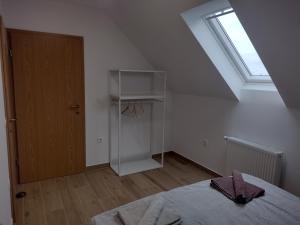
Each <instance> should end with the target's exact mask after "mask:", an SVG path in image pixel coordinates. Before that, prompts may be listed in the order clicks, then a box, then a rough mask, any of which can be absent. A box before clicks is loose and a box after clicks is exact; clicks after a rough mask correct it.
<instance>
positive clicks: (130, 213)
mask: <svg viewBox="0 0 300 225" xmlns="http://www.w3.org/2000/svg"><path fill="white" fill-rule="evenodd" d="M164 205H165V200H164V199H163V198H162V197H160V196H156V197H154V198H153V199H152V201H149V200H148V201H143V200H141V201H137V202H135V204H132V205H130V206H127V207H121V208H120V209H119V210H118V211H117V215H118V217H119V219H120V220H121V222H122V223H123V224H124V225H180V224H181V222H182V221H181V217H180V216H179V214H178V213H177V212H176V211H175V210H172V209H168V208H166V207H164Z"/></svg>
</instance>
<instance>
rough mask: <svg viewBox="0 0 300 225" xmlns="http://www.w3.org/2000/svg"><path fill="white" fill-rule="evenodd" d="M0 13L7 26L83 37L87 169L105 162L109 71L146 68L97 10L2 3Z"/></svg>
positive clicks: (28, 1)
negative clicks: (99, 142)
mask: <svg viewBox="0 0 300 225" xmlns="http://www.w3.org/2000/svg"><path fill="white" fill-rule="evenodd" d="M4 9H5V15H4V16H5V17H4V19H5V23H6V26H7V27H10V28H19V29H28V30H35V31H45V32H55V33H66V34H74V35H80V36H84V44H85V89H86V93H85V95H86V96H85V97H86V151H87V165H94V164H99V163H106V162H108V140H109V139H108V115H109V114H108V108H109V98H108V79H107V78H108V76H109V73H108V71H109V70H110V69H114V68H136V69H149V68H151V66H150V65H149V63H148V62H147V61H146V59H145V58H144V57H143V56H142V55H141V54H140V52H139V51H138V50H137V49H136V48H135V47H134V46H133V45H132V44H131V43H130V41H129V40H128V39H127V38H126V37H125V36H124V35H123V34H122V33H121V32H120V31H119V29H118V27H116V26H115V24H114V23H113V22H112V21H111V20H110V19H109V18H108V17H107V16H106V15H105V14H104V13H102V11H100V10H98V9H94V8H90V7H88V6H82V5H76V4H74V5H73V4H68V3H62V2H47V1H37V0H25V1H24V0H4ZM97 137H102V138H103V143H102V144H98V143H97Z"/></svg>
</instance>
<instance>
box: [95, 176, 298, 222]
mask: <svg viewBox="0 0 300 225" xmlns="http://www.w3.org/2000/svg"><path fill="white" fill-rule="evenodd" d="M243 177H244V179H245V180H246V181H247V182H249V183H252V184H255V185H257V186H259V187H262V188H264V189H265V191H266V193H265V195H264V196H263V197H260V198H257V199H254V200H253V201H251V202H250V203H248V204H246V205H238V204H236V203H234V202H232V201H231V200H229V199H227V198H226V197H225V196H224V195H223V194H221V193H220V192H218V191H216V190H214V189H213V188H211V187H210V185H209V184H210V181H209V180H207V181H202V182H199V183H196V184H192V185H188V186H185V187H180V188H176V189H173V190H171V191H168V192H162V193H160V194H159V195H161V196H162V197H163V198H164V199H165V201H166V204H165V207H170V208H174V209H176V211H177V212H179V214H180V215H181V216H182V220H183V223H182V225H196V224H197V225H199V224H201V225H300V198H298V197H296V196H294V195H292V194H290V193H288V192H286V191H284V190H282V189H280V188H278V187H276V186H274V185H272V184H269V183H267V182H265V181H263V180H261V179H259V178H256V177H253V176H250V175H246V174H243ZM152 198H153V196H150V197H147V198H144V199H140V200H137V201H151V199H152ZM132 204H136V202H132V203H129V204H127V205H124V206H121V207H130V206H131V205H132ZM117 210H118V208H116V209H113V210H110V211H108V212H105V213H102V214H100V215H98V216H95V217H94V218H92V224H93V225H120V224H121V223H120V221H118V219H117V217H116V216H115V215H116V212H117Z"/></svg>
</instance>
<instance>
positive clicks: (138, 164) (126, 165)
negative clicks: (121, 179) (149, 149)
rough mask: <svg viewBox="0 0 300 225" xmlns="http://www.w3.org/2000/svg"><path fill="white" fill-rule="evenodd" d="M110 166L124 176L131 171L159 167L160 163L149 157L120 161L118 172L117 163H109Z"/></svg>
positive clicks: (137, 171) (135, 171)
mask: <svg viewBox="0 0 300 225" xmlns="http://www.w3.org/2000/svg"><path fill="white" fill-rule="evenodd" d="M111 167H112V169H113V170H114V171H115V172H116V173H117V174H119V175H120V176H126V175H128V174H132V173H139V172H143V171H146V170H152V169H157V168H161V167H162V165H161V164H160V163H159V162H157V161H155V160H154V159H151V158H149V159H141V160H136V161H128V162H126V161H125V162H122V163H121V168H120V169H121V171H120V173H118V165H117V164H113V165H111Z"/></svg>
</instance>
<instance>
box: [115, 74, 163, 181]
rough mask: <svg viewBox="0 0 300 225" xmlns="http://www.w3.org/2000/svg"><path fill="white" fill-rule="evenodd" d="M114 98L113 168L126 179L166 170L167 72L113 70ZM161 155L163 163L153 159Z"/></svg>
mask: <svg viewBox="0 0 300 225" xmlns="http://www.w3.org/2000/svg"><path fill="white" fill-rule="evenodd" d="M110 96H111V109H110V166H111V168H112V169H113V170H114V171H115V172H116V173H117V174H118V175H119V176H124V175H128V174H132V173H137V172H141V171H146V170H151V169H156V168H160V167H163V161H164V157H163V153H164V145H165V113H166V74H165V72H164V71H156V70H112V71H111V77H110ZM158 153H159V154H161V160H160V162H159V161H157V160H154V159H153V158H152V156H153V154H158Z"/></svg>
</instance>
